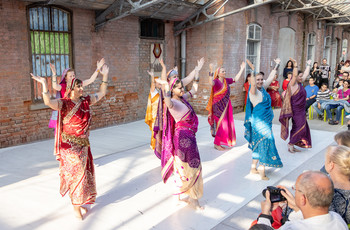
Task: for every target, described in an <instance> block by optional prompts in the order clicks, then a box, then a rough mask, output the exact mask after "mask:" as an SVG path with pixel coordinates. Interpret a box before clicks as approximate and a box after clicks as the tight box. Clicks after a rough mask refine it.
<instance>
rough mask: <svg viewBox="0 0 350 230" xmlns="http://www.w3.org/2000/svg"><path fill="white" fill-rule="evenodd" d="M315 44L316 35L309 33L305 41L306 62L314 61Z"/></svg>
mask: <svg viewBox="0 0 350 230" xmlns="http://www.w3.org/2000/svg"><path fill="white" fill-rule="evenodd" d="M315 44H316V35H315V33H309V35H308V39H307V60H312V61H314V60H315Z"/></svg>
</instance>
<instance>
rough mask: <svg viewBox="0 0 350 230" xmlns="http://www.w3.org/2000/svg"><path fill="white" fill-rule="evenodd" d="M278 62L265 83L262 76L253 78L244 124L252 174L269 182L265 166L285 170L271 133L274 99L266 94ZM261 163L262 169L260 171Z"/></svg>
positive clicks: (258, 75) (277, 61)
mask: <svg viewBox="0 0 350 230" xmlns="http://www.w3.org/2000/svg"><path fill="white" fill-rule="evenodd" d="M275 62H276V66H275V68H274V69H273V70H272V72H271V73H270V75H269V77H268V79H267V80H266V81H265V82H264V79H263V75H262V74H261V73H258V74H256V76H255V74H252V76H251V85H250V88H249V93H248V98H247V105H246V114H245V120H244V126H245V133H244V137H245V139H246V140H247V141H248V142H249V145H248V147H249V148H250V149H251V150H252V152H253V155H252V157H253V162H252V165H251V170H250V173H253V174H260V177H261V179H262V180H268V179H269V178H268V177H267V176H266V174H265V166H268V167H275V168H281V167H282V166H283V164H282V162H281V159H280V157H279V155H278V151H277V148H276V145H275V138H274V136H273V133H272V119H273V111H272V107H271V98H270V95H269V94H268V93H267V92H266V90H265V89H266V88H267V87H268V86H269V85H270V83H271V82H272V81H273V79H274V76H275V74H276V72H277V69H278V67H279V63H280V62H281V60H280V59H278V58H277V59H276V60H275ZM248 64H249V65H250V67H251V69H253V70H254V66H253V65H251V63H250V62H249V61H248ZM258 163H259V167H258V168H257V164H258Z"/></svg>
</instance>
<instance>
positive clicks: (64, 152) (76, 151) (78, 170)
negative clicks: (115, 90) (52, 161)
mask: <svg viewBox="0 0 350 230" xmlns="http://www.w3.org/2000/svg"><path fill="white" fill-rule="evenodd" d="M59 108H60V110H59V111H58V126H57V128H56V137H55V155H56V159H57V160H59V162H60V166H59V171H60V194H61V195H62V196H65V194H66V193H68V192H69V196H70V198H71V202H72V204H73V205H83V204H92V203H94V202H95V200H96V183H95V170H94V164H93V158H92V154H91V149H90V143H89V138H88V137H89V128H90V123H91V117H92V116H91V113H90V96H87V97H82V98H81V99H80V101H79V102H78V103H77V104H74V102H72V100H71V99H68V98H63V99H60V101H59Z"/></svg>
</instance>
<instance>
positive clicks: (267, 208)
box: [261, 190, 271, 215]
mask: <svg viewBox="0 0 350 230" xmlns="http://www.w3.org/2000/svg"><path fill="white" fill-rule="evenodd" d="M265 196H266V200H264V201H262V202H261V213H262V214H265V215H270V214H271V200H270V192H269V191H268V190H266V193H265Z"/></svg>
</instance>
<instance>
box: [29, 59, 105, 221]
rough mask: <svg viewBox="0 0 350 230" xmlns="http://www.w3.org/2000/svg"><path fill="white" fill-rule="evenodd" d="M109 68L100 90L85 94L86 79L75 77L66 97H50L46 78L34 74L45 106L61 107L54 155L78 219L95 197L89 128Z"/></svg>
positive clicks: (56, 108) (64, 189)
mask: <svg viewBox="0 0 350 230" xmlns="http://www.w3.org/2000/svg"><path fill="white" fill-rule="evenodd" d="M108 72H109V69H108V67H107V66H106V65H105V66H103V68H102V71H101V74H102V75H103V79H102V84H101V88H100V91H99V92H98V93H95V94H93V95H88V96H83V82H82V81H81V80H79V79H76V78H73V79H72V80H71V81H72V82H71V83H70V84H69V85H70V86H71V87H70V88H68V89H67V98H61V99H56V100H51V99H50V95H49V92H48V87H47V82H46V79H45V78H43V77H40V76H34V75H33V74H31V75H32V78H33V79H34V80H36V81H38V82H40V83H41V84H42V86H43V87H42V89H43V99H44V103H45V105H47V106H49V107H50V108H52V109H54V110H58V123H57V129H56V137H55V155H56V159H57V160H58V161H59V162H60V166H59V167H60V170H59V171H60V180H61V182H60V193H61V195H62V196H64V195H65V194H66V193H68V194H69V196H70V198H71V202H72V205H73V207H74V212H75V215H76V217H77V218H79V219H81V220H83V214H84V213H86V212H87V209H86V208H85V207H83V206H82V205H85V204H92V203H94V202H95V200H96V183H95V170H94V164H93V158H92V154H91V149H90V143H89V129H90V124H91V118H92V114H91V112H90V106H91V105H93V104H95V103H96V102H97V101H99V100H100V99H101V98H103V97H104V95H105V94H106V91H107V84H108V82H107V81H108Z"/></svg>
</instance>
